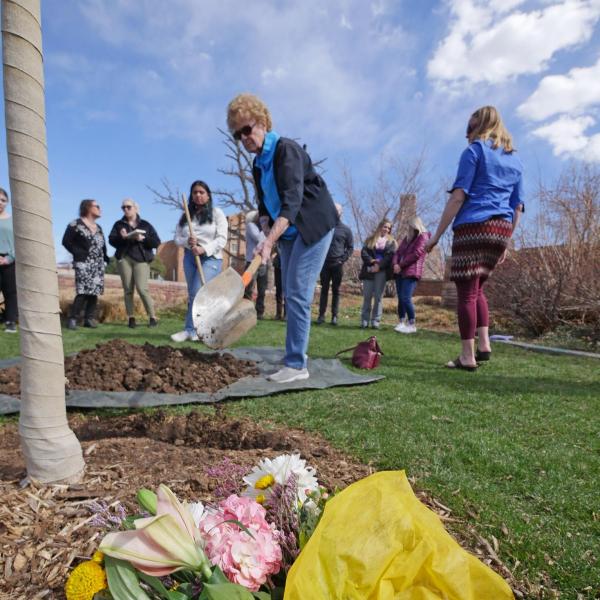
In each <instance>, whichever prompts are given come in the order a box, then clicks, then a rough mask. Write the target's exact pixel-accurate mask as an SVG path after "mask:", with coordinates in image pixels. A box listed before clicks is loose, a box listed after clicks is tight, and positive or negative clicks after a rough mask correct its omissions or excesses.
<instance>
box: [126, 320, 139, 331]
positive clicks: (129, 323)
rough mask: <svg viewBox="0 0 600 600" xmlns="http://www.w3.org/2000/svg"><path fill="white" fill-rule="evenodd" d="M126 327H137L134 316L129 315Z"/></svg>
mask: <svg viewBox="0 0 600 600" xmlns="http://www.w3.org/2000/svg"><path fill="white" fill-rule="evenodd" d="M127 327H129V328H130V329H135V328H136V327H137V323H136V322H135V317H129V322H128V323H127Z"/></svg>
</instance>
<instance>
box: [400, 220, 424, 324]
mask: <svg viewBox="0 0 600 600" xmlns="http://www.w3.org/2000/svg"><path fill="white" fill-rule="evenodd" d="M430 237H431V234H430V233H429V232H428V231H427V230H426V229H425V225H423V221H421V219H419V217H415V218H414V219H413V220H412V221H411V222H410V223H409V224H408V234H407V235H406V237H405V238H404V239H403V240H402V241H401V242H400V245H399V246H398V250H396V252H395V253H394V258H393V259H392V269H393V271H394V277H395V278H396V292H397V294H398V319H399V322H398V325H396V327H394V329H395V331H397V332H398V333H416V331H417V326H416V325H415V307H414V305H413V301H412V297H413V294H414V293H415V288H416V287H417V281H419V279H421V277H422V276H423V267H424V265H425V255H426V252H425V244H427V242H428V241H429V238H430ZM406 318H408V322H405V319H406Z"/></svg>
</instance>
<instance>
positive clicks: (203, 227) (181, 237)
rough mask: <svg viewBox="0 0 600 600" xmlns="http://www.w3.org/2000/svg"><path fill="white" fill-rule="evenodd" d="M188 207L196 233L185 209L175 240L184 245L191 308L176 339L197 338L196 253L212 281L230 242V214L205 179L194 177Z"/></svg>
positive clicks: (189, 307) (174, 337)
mask: <svg viewBox="0 0 600 600" xmlns="http://www.w3.org/2000/svg"><path fill="white" fill-rule="evenodd" d="M188 209H189V211H190V217H191V220H192V230H193V235H190V231H189V227H188V224H187V219H186V216H185V213H183V214H182V215H181V218H180V219H179V223H177V227H176V229H175V244H176V245H177V246H181V247H182V248H185V254H184V256H183V270H184V273H185V280H186V282H187V287H188V310H187V314H186V317H185V326H184V329H183V331H179V332H177V333H174V334H173V335H172V336H171V339H172V340H173V341H174V342H185V341H186V340H193V341H197V340H198V334H197V333H196V331H195V329H194V322H193V319H192V305H193V303H194V298H195V297H196V294H197V293H198V290H199V289H200V288H201V287H202V280H201V278H200V273H199V272H198V269H197V267H196V259H195V257H196V256H199V257H200V263H201V265H202V271H203V273H204V279H205V281H210V280H211V279H213V278H214V277H216V276H217V275H218V274H219V273H220V272H221V267H222V264H223V252H222V251H223V248H224V247H225V245H226V244H227V217H225V213H224V212H223V211H222V210H221V209H220V208H218V207H216V206H213V201H212V194H211V191H210V188H209V187H208V184H207V183H205V182H204V181H200V180H198V181H194V183H192V185H191V187H190V196H189V198H188Z"/></svg>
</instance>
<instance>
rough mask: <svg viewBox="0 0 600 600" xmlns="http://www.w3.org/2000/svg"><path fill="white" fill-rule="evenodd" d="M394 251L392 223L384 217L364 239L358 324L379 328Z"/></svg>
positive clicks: (394, 242) (390, 276)
mask: <svg viewBox="0 0 600 600" xmlns="http://www.w3.org/2000/svg"><path fill="white" fill-rule="evenodd" d="M395 251H396V241H395V240H394V238H393V236H392V223H391V222H390V221H388V220H387V219H384V220H383V221H382V222H381V223H380V224H379V226H378V227H377V229H376V230H375V231H374V232H373V233H372V234H371V235H370V236H369V237H368V238H367V240H366V241H365V245H364V246H363V248H362V251H361V253H360V257H361V258H362V267H361V269H360V274H359V276H358V277H359V279H361V280H362V282H363V305H362V310H361V313H360V319H361V320H360V326H361V328H363V329H365V328H367V327H368V326H369V325H371V327H373V329H379V324H380V322H381V315H382V313H383V292H384V291H385V283H386V281H387V280H388V279H391V278H392V257H393V256H394V252H395Z"/></svg>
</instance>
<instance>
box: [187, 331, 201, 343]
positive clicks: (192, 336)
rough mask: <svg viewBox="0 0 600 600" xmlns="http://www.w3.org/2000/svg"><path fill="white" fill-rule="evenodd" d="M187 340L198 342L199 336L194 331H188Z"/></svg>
mask: <svg viewBox="0 0 600 600" xmlns="http://www.w3.org/2000/svg"><path fill="white" fill-rule="evenodd" d="M188 340H190V342H199V341H200V338H199V337H198V334H197V333H196V332H195V331H194V333H188Z"/></svg>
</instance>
